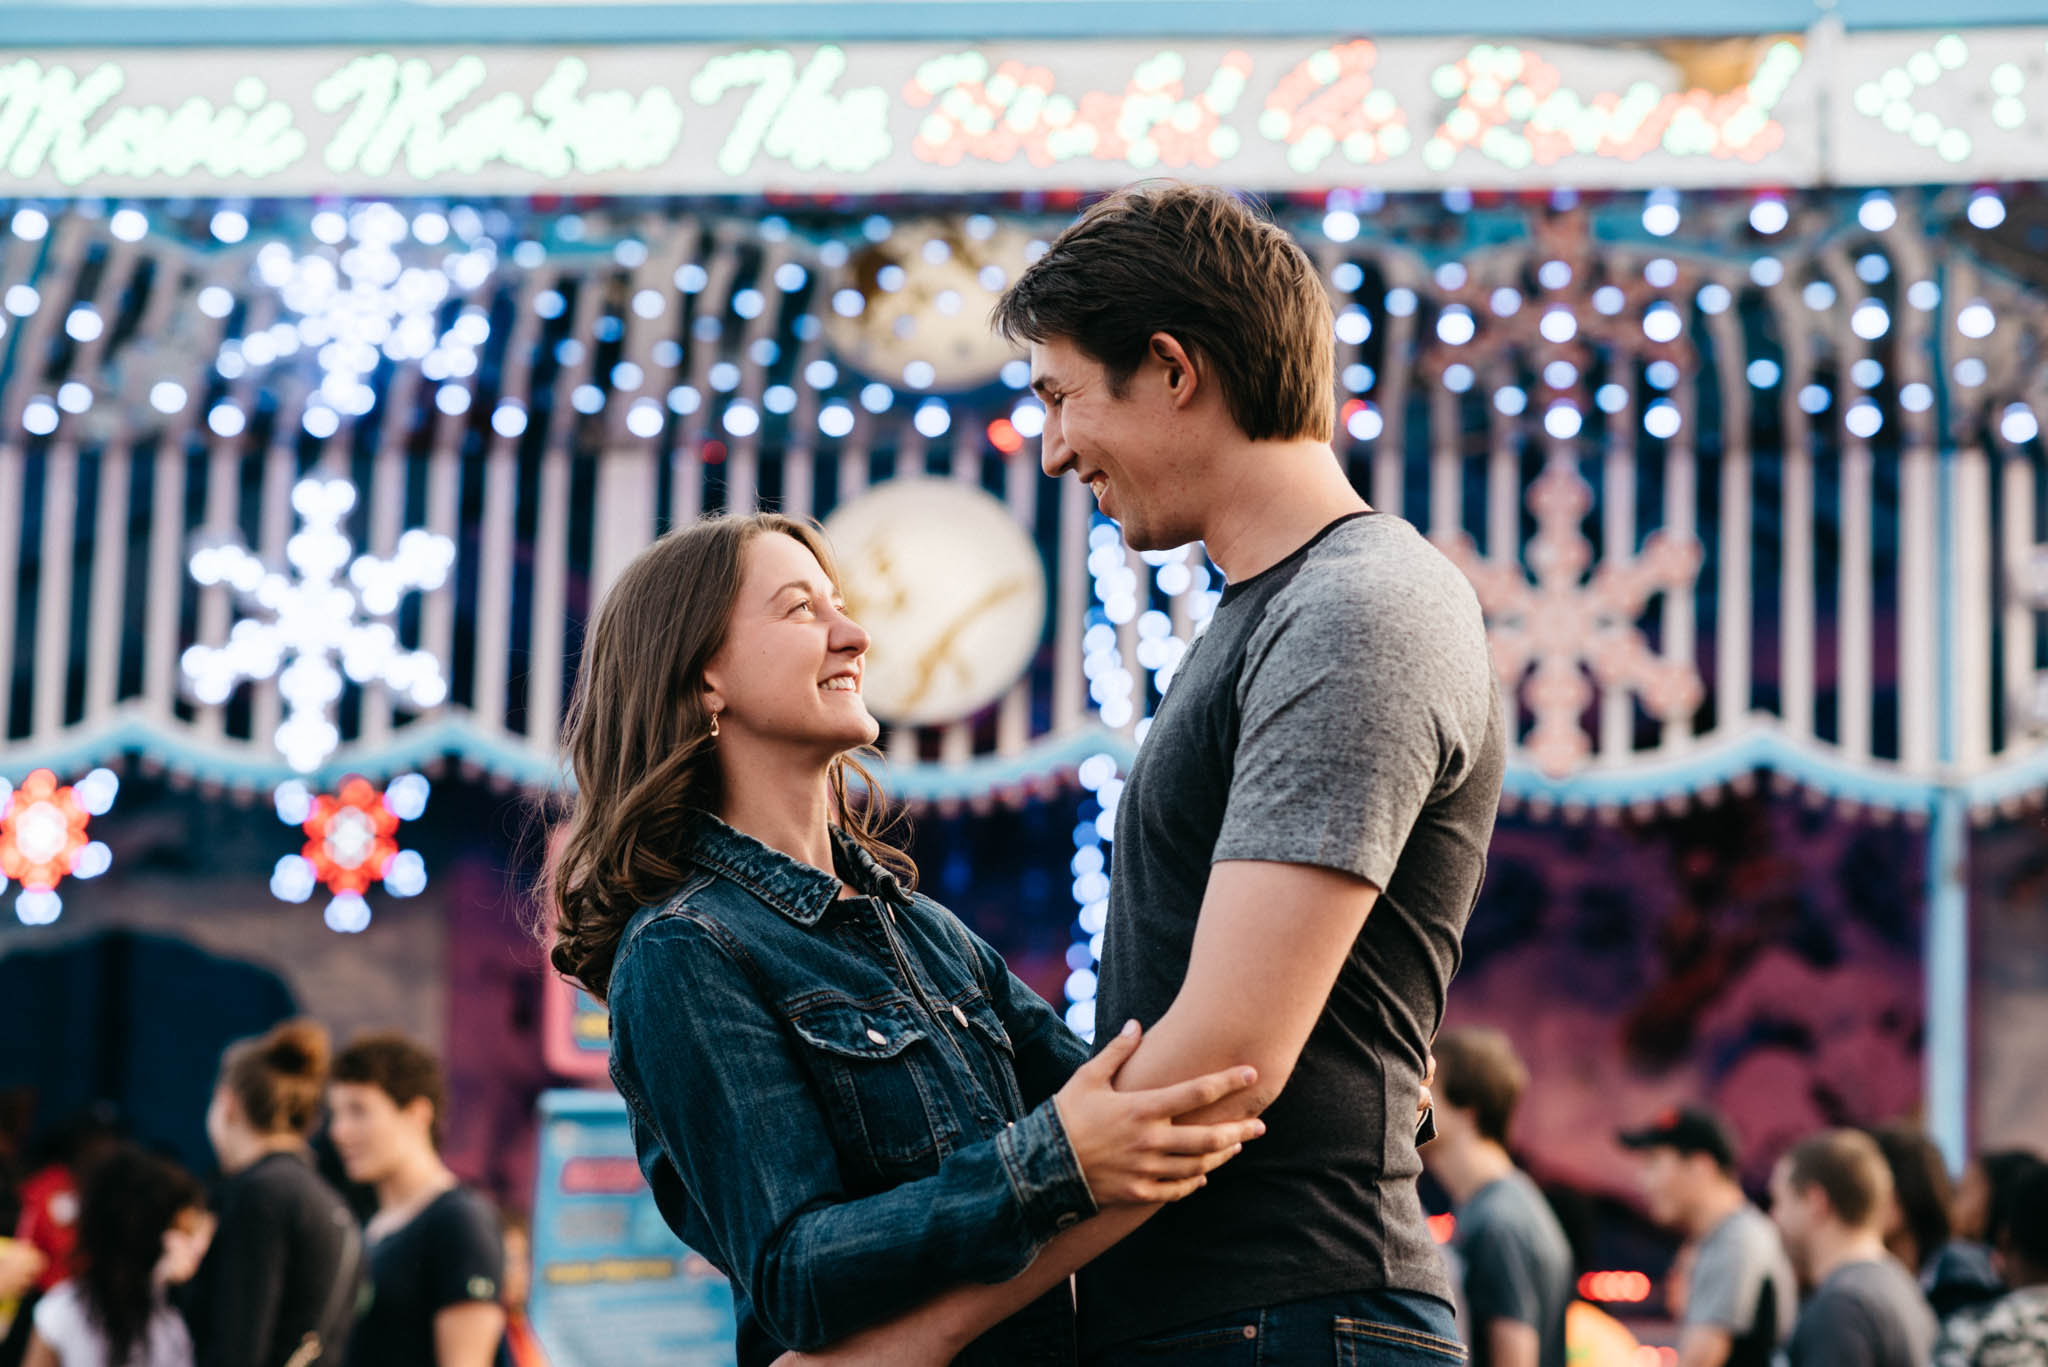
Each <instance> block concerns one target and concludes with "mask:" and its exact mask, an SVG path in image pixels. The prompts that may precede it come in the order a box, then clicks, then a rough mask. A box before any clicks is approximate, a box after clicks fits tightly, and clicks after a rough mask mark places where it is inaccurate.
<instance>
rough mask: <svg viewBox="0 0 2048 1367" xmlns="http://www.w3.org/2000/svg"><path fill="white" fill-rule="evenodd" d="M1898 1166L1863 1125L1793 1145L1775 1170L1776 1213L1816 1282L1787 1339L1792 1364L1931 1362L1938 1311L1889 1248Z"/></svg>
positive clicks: (1903, 1365)
mask: <svg viewBox="0 0 2048 1367" xmlns="http://www.w3.org/2000/svg"><path fill="white" fill-rule="evenodd" d="M1891 1199H1892V1175H1891V1170H1890V1169H1889V1168H1887V1167H1886V1166H1885V1161H1884V1154H1883V1153H1882V1152H1880V1151H1879V1150H1878V1147H1877V1142H1876V1141H1875V1140H1873V1139H1872V1138H1871V1137H1870V1136H1869V1135H1867V1134H1864V1133H1863V1132H1862V1131H1861V1130H1829V1131H1827V1132H1825V1133H1822V1134H1817V1135H1815V1136H1813V1137H1812V1138H1810V1139H1805V1140H1802V1141H1800V1142H1799V1143H1798V1144H1795V1145H1794V1146H1793V1148H1792V1151H1791V1152H1790V1153H1788V1154H1786V1155H1785V1156H1784V1157H1783V1158H1781V1159H1779V1160H1778V1166H1777V1168H1776V1169H1775V1170H1774V1171H1773V1172H1772V1173H1771V1218H1772V1219H1774V1220H1776V1221H1777V1222H1778V1229H1779V1231H1780V1232H1781V1233H1782V1234H1783V1235H1784V1236H1785V1249H1786V1251H1787V1252H1789V1253H1790V1254H1791V1255H1792V1265H1793V1267H1794V1268H1795V1269H1796V1270H1797V1271H1798V1273H1799V1277H1800V1280H1801V1281H1802V1282H1804V1283H1805V1284H1806V1285H1808V1286H1810V1287H1812V1288H1813V1294H1812V1296H1811V1297H1810V1298H1809V1299H1808V1301H1807V1303H1806V1308H1805V1309H1803V1310H1802V1311H1800V1313H1799V1323H1798V1326H1797V1327H1796V1328H1794V1329H1793V1331H1792V1338H1791V1341H1790V1342H1789V1343H1787V1344H1786V1348H1785V1354H1786V1358H1787V1361H1788V1362H1789V1363H1790V1367H1925V1364H1926V1363H1927V1361H1928V1358H1929V1355H1930V1354H1931V1353H1932V1352H1933V1350H1934V1332H1935V1329H1934V1312H1933V1311H1932V1310H1929V1309H1928V1308H1927V1302H1926V1300H1925V1299H1924V1298H1923V1297H1922V1296H1921V1294H1920V1286H1919V1283H1918V1282H1916V1281H1914V1279H1913V1277H1912V1276H1911V1275H1910V1274H1909V1273H1908V1272H1907V1271H1906V1270H1905V1268H1903V1267H1901V1266H1900V1265H1899V1262H1898V1260H1897V1259H1896V1258H1894V1257H1892V1256H1891V1254H1889V1253H1887V1252H1886V1251H1885V1246H1884V1225H1885V1217H1886V1212H1887V1210H1888V1209H1889V1207H1890V1204H1891Z"/></svg>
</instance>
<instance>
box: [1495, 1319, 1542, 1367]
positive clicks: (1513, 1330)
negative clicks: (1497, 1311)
mask: <svg viewBox="0 0 2048 1367" xmlns="http://www.w3.org/2000/svg"><path fill="white" fill-rule="evenodd" d="M1542 1350H1543V1342H1542V1339H1541V1338H1539V1337H1538V1335H1537V1333H1536V1326H1535V1325H1533V1324H1524V1323H1522V1322H1521V1321H1520V1320H1510V1319H1502V1318H1501V1317H1499V1316H1498V1315H1496V1316H1495V1317H1494V1318H1492V1319H1490V1320H1488V1321H1487V1322H1486V1351H1487V1352H1488V1354H1490V1356H1489V1357H1488V1358H1487V1361H1489V1362H1491V1363H1492V1364H1493V1367H1536V1364H1537V1360H1538V1358H1539V1356H1540V1355H1541V1353H1542Z"/></svg>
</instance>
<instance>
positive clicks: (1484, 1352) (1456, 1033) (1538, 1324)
mask: <svg viewBox="0 0 2048 1367" xmlns="http://www.w3.org/2000/svg"><path fill="white" fill-rule="evenodd" d="M1528 1085H1529V1073H1528V1070H1527V1069H1526V1068H1524V1067H1523V1066H1522V1061H1521V1059H1520V1058H1518V1057H1516V1055H1515V1050H1514V1046H1513V1045H1511V1044H1509V1043H1508V1040H1507V1036H1505V1035H1503V1034H1501V1033H1500V1032H1499V1031H1498V1030H1452V1031H1446V1032H1445V1033H1444V1034H1442V1035H1439V1036H1438V1037H1437V1041H1436V1086H1435V1092H1436V1096H1437V1106H1436V1114H1437V1122H1436V1124H1437V1137H1436V1142H1435V1143H1433V1144H1431V1145H1429V1147H1427V1148H1425V1149H1424V1150H1423V1151H1422V1162H1423V1165H1424V1166H1425V1167H1427V1168H1428V1169H1429V1171H1430V1174H1431V1175H1432V1176H1433V1177H1435V1178H1436V1180H1437V1181H1438V1182H1440V1183H1441V1184H1442V1185H1443V1188H1444V1190H1445V1191H1446V1192H1448V1193H1450V1197H1451V1200H1453V1201H1454V1202H1456V1203H1457V1232H1456V1234H1455V1235H1454V1236H1453V1237H1452V1240H1451V1243H1452V1247H1453V1250H1454V1251H1455V1252H1456V1253H1457V1255H1458V1259H1459V1262H1460V1263H1461V1264H1462V1265H1463V1267H1464V1269H1465V1271H1464V1283H1465V1288H1464V1289H1465V1297H1464V1304H1465V1307H1466V1313H1467V1316H1468V1318H1467V1320H1466V1337H1467V1342H1469V1343H1470V1344H1471V1346H1472V1365H1473V1367H1564V1365H1565V1332H1564V1326H1565V1309H1566V1307H1567V1306H1568V1305H1570V1303H1571V1299H1572V1250H1571V1244H1570V1243H1569V1242H1568V1241H1567V1240H1566V1238H1565V1234H1564V1227H1563V1226H1561V1225H1560V1224H1558V1222H1557V1216H1556V1215H1555V1214H1553V1213H1552V1211H1551V1209H1550V1203H1549V1202H1548V1201H1546V1200H1544V1199H1543V1193H1542V1192H1540V1191H1538V1190H1537V1189H1536V1184H1535V1183H1534V1182H1531V1181H1530V1180H1529V1179H1528V1178H1527V1177H1526V1176H1524V1175H1523V1173H1522V1172H1521V1171H1520V1170H1519V1169H1518V1168H1516V1167H1515V1160H1514V1159H1513V1158H1511V1157H1509V1156H1508V1148H1507V1143H1508V1127H1509V1125H1510V1124H1511V1123H1512V1122H1513V1120H1514V1115H1515V1106H1516V1104H1517V1103H1518V1102H1520V1100H1521V1099H1522V1093H1523V1091H1524V1090H1525V1089H1526V1088H1527V1087H1528Z"/></svg>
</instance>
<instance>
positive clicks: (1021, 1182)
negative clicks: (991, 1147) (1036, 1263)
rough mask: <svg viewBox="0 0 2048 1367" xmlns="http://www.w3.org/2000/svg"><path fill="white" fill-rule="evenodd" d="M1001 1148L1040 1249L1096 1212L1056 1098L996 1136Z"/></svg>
mask: <svg viewBox="0 0 2048 1367" xmlns="http://www.w3.org/2000/svg"><path fill="white" fill-rule="evenodd" d="M996 1152H997V1153H999V1154H1001V1155H1002V1159H1003V1171H1004V1172H1005V1173H1007V1174H1008V1175H1009V1178H1010V1189H1011V1190H1012V1191H1013V1192H1015V1193H1016V1196H1017V1205H1018V1208H1019V1209H1021V1210H1022V1211H1023V1213H1024V1228H1025V1230H1026V1231H1027V1232H1028V1233H1029V1234H1030V1236H1031V1241H1032V1244H1033V1246H1034V1247H1037V1246H1040V1245H1043V1244H1046V1243H1048V1242H1050V1241H1051V1240H1052V1238H1053V1236H1054V1235H1057V1234H1061V1233H1064V1232H1065V1231H1067V1230H1069V1229H1072V1228H1073V1227H1074V1226H1075V1225H1078V1224H1080V1223H1081V1222H1082V1221H1083V1220H1086V1219H1088V1218H1090V1217H1091V1216H1093V1215H1094V1214H1095V1213H1096V1206H1095V1197H1094V1196H1093V1195H1092V1194H1090V1192H1089V1190H1088V1181H1087V1179H1086V1178H1085V1177H1083V1176H1082V1175H1081V1162H1080V1160H1079V1159H1077V1158H1075V1157H1074V1149H1073V1146H1072V1145H1071V1144H1069V1143H1068V1142H1067V1129H1066V1126H1065V1125H1063V1124H1062V1123H1061V1122H1060V1113H1059V1108H1058V1107H1057V1106H1055V1105H1054V1104H1053V1102H1052V1101H1051V1100H1050V1099H1047V1100H1045V1101H1043V1102H1041V1103H1039V1106H1038V1109H1036V1110H1034V1111H1033V1112H1031V1114H1030V1115H1027V1116H1025V1117H1024V1118H1023V1119H1022V1120H1020V1121H1018V1122H1017V1123H1016V1124H1014V1125H1012V1126H1010V1127H1009V1128H1008V1129H1006V1130H1004V1131H1003V1132H1002V1133H1001V1134H999V1135H997V1136H996Z"/></svg>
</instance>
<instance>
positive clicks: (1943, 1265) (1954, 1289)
mask: <svg viewBox="0 0 2048 1367" xmlns="http://www.w3.org/2000/svg"><path fill="white" fill-rule="evenodd" d="M1870 1137H1871V1138H1872V1139H1874V1140H1876V1141H1877V1147H1878V1150H1879V1151H1880V1152H1882V1153H1883V1154H1884V1161H1885V1163H1886V1165H1887V1166H1888V1167H1889V1168H1890V1169H1891V1174H1892V1199H1891V1203H1890V1205H1889V1206H1888V1207H1887V1214H1886V1216H1885V1228H1884V1246H1885V1247H1886V1248H1887V1249H1889V1250H1890V1251H1891V1255H1892V1256H1893V1257H1894V1258H1897V1259H1898V1260H1899V1262H1900V1264H1901V1265H1902V1266H1903V1267H1904V1268H1905V1269H1906V1270H1907V1271H1908V1272H1910V1273H1912V1274H1913V1275H1914V1276H1915V1277H1916V1278H1918V1279H1919V1282H1920V1289H1921V1290H1922V1291H1923V1292H1925V1293H1926V1295H1927V1302H1928V1305H1929V1306H1930V1307H1932V1309H1933V1310H1934V1313H1935V1316H1936V1318H1938V1319H1946V1318H1948V1316H1950V1315H1952V1314H1954V1313H1955V1312H1956V1311H1958V1310H1961V1309H1964V1308H1966V1307H1968V1306H1972V1305H1979V1304H1982V1303H1983V1302H1985V1301H1988V1300H1995V1299H1996V1298H1997V1297H1998V1296H1999V1295H2000V1294H2001V1293H2002V1292H2003V1291H2004V1290H2005V1287H2004V1285H2003V1284H2002V1283H2001V1282H2000V1281H1999V1280H1998V1274H1997V1273H1996V1272H1995V1271H1993V1270H1992V1267H1991V1253H1990V1250H1989V1249H1988V1248H1987V1247H1985V1246H1984V1245H1982V1244H1977V1243H1972V1242H1970V1241H1968V1240H1965V1239H1958V1238H1955V1237H1953V1226H1952V1223H1951V1218H1950V1211H1951V1209H1952V1207H1953V1206H1954V1204H1955V1187H1954V1183H1952V1182H1951V1181H1950V1180H1949V1175H1948V1166H1947V1164H1945V1163H1944V1162H1943V1161H1942V1157H1941V1150H1940V1149H1938V1148H1936V1147H1935V1145H1934V1141H1933V1140H1931V1139H1929V1138H1928V1137H1927V1136H1926V1135H1925V1134H1924V1133H1922V1132H1921V1131H1920V1129H1919V1128H1918V1127H1917V1126H1913V1125H1884V1126H1880V1127H1879V1128H1877V1129H1874V1130H1872V1131H1870Z"/></svg>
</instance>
